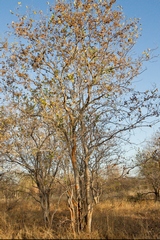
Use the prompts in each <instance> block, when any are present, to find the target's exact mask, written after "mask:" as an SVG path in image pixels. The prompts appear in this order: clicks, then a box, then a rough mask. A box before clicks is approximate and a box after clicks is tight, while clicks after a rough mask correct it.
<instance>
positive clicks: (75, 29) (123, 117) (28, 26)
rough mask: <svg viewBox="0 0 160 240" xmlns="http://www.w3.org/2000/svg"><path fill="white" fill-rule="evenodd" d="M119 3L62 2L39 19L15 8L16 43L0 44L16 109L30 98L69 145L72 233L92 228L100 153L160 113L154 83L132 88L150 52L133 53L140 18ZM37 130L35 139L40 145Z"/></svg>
mask: <svg viewBox="0 0 160 240" xmlns="http://www.w3.org/2000/svg"><path fill="white" fill-rule="evenodd" d="M115 2H116V1H115V0H110V1H98V0H94V1H91V0H87V1H81V0H80V1H74V2H73V1H66V2H65V1H58V2H57V3H56V4H55V5H54V6H49V10H50V13H51V14H50V15H47V16H44V15H43V14H42V11H40V12H39V15H38V13H37V15H36V16H38V17H35V16H34V14H32V13H30V14H29V17H27V14H26V15H23V16H22V15H18V14H17V16H18V20H17V22H12V25H11V29H12V31H11V32H12V33H11V34H12V36H14V37H16V39H17V41H16V43H12V45H11V46H10V44H9V41H8V40H5V41H4V42H3V55H2V57H3V58H4V59H3V61H2V69H1V75H2V89H4V92H8V93H12V101H13V102H14V104H15V106H18V107H19V109H21V105H22V104H25V100H26V99H28V101H29V103H30V106H31V107H33V105H35V106H36V105H38V106H39V107H40V109H41V111H40V112H38V113H36V114H38V115H39V117H43V119H44V124H45V126H48V124H49V125H50V126H51V125H52V128H53V130H52V133H53V132H54V131H55V132H56V133H57V134H58V136H60V138H58V142H61V141H63V144H64V146H65V147H66V149H65V148H63V151H62V152H64V149H65V152H66V155H67V156H68V159H70V162H71V164H72V169H73V175H74V188H73V187H72V189H71V191H70V192H69V194H68V197H69V207H70V210H71V221H72V228H73V232H74V233H79V232H80V231H83V230H85V231H87V232H91V222H92V214H93V206H94V194H93V189H94V188H93V180H92V166H93V163H95V164H97V165H98V164H100V162H101V160H104V158H103V157H102V154H101V157H100V159H99V157H98V156H97V152H99V151H101V153H105V151H107V150H108V146H110V145H111V144H112V141H113V140H114V141H115V142H119V144H120V142H121V140H122V139H125V138H126V136H125V135H124V133H125V132H128V131H130V130H132V129H134V128H137V127H142V126H149V125H150V124H151V123H147V122H146V120H147V118H150V117H153V116H159V108H158V106H157V105H156V101H157V99H158V93H157V89H153V90H152V91H148V90H147V91H145V92H139V91H135V90H134V88H133V86H132V82H133V79H134V78H135V77H136V76H138V75H139V74H140V73H142V72H143V70H144V69H143V68H142V63H143V62H144V61H147V60H149V58H150V56H151V53H150V52H149V50H148V51H144V52H143V54H142V56H139V57H135V55H132V53H133V51H132V50H133V47H134V45H135V43H136V41H137V38H138V37H139V35H140V34H141V33H140V32H139V20H138V19H133V20H125V18H124V15H123V13H122V10H121V9H120V8H116V6H114V3H115ZM34 13H36V12H35V11H34ZM36 114H35V113H34V114H33V115H36ZM30 122H31V123H32V122H34V120H33V119H32V120H30ZM155 122H156V121H155ZM155 122H152V123H155ZM31 123H30V124H31ZM32 125H33V123H32V124H31V126H32ZM36 131H37V129H36ZM27 132H28V130H27ZM34 134H37V133H36V132H34ZM34 134H32V135H30V137H31V138H32V141H33V142H34V144H35V145H37V144H38V142H37V141H39V140H37V136H36V135H34ZM40 134H42V133H40ZM43 134H44V133H43ZM45 134H50V131H49V132H48V130H47V133H45ZM45 134H44V138H43V141H44V143H45V139H46V138H47V136H48V135H45ZM53 136H54V134H52V137H51V138H53V139H54V137H53ZM13 137H14V136H13ZM59 139H60V140H59ZM40 144H42V142H41V141H40ZM38 146H39V145H38ZM40 146H41V145H40ZM42 146H43V144H42ZM53 146H55V145H54V141H53ZM61 147H62V146H61ZM61 147H60V148H61ZM56 151H58V152H59V149H58V148H56ZM8 157H10V156H8ZM41 158H43V159H45V158H46V151H45V154H44V153H43V151H41V150H40V151H36V159H41ZM40 162H41V161H40ZM44 162H45V161H44ZM44 168H45V166H44ZM34 171H35V170H34ZM30 172H31V174H32V169H30ZM34 174H35V173H34ZM37 184H38V182H37ZM73 202H74V204H73Z"/></svg>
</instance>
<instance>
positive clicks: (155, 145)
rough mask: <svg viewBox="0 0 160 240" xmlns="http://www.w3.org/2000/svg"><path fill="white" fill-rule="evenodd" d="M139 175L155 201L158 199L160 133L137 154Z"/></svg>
mask: <svg viewBox="0 0 160 240" xmlns="http://www.w3.org/2000/svg"><path fill="white" fill-rule="evenodd" d="M137 161H138V165H139V168H140V175H141V176H142V177H145V179H146V181H147V182H148V184H149V185H150V186H151V188H152V189H153V193H154V194H155V201H157V200H159V198H160V133H159V132H157V134H156V135H155V136H154V137H153V139H152V140H151V141H150V142H149V143H148V144H147V146H146V147H145V148H144V150H142V151H141V152H139V153H138V154H137Z"/></svg>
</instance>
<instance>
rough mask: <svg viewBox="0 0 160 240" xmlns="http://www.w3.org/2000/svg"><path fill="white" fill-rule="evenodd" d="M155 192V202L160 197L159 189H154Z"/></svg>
mask: <svg viewBox="0 0 160 240" xmlns="http://www.w3.org/2000/svg"><path fill="white" fill-rule="evenodd" d="M154 193H155V202H157V201H158V200H159V199H160V195H159V189H158V188H156V189H155V191H154Z"/></svg>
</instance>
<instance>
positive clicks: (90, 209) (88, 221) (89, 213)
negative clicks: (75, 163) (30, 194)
mask: <svg viewBox="0 0 160 240" xmlns="http://www.w3.org/2000/svg"><path fill="white" fill-rule="evenodd" d="M90 184H91V183H90V173H89V167H88V159H86V160H85V185H86V196H85V198H86V217H85V231H86V232H88V233H91V228H92V227H91V225H92V214H93V203H92V196H91V191H90V187H91V186H90Z"/></svg>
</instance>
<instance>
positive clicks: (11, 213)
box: [0, 199, 160, 239]
mask: <svg viewBox="0 0 160 240" xmlns="http://www.w3.org/2000/svg"><path fill="white" fill-rule="evenodd" d="M52 207H53V211H54V206H52ZM159 225H160V202H157V203H155V202H154V201H151V200H147V201H139V202H136V203H135V202H128V201H127V200H119V201H118V200H112V201H111V200H110V201H109V200H106V201H103V202H101V203H100V204H98V205H97V206H96V207H95V212H94V216H93V226H92V227H93V229H92V234H90V235H89V234H86V233H82V234H81V235H77V237H76V238H77V239H159V238H160V227H159ZM72 238H73V235H72V232H71V229H70V220H69V210H68V209H67V205H66V203H65V201H63V202H61V204H60V206H59V208H58V209H57V211H56V213H55V216H54V221H53V227H52V229H45V228H44V227H43V219H42V216H41V209H40V208H39V206H38V204H37V203H36V202H34V201H33V200H31V199H28V200H27V199H25V200H22V199H21V200H19V201H18V202H10V203H9V204H7V205H6V203H5V202H4V201H1V202H0V239H72Z"/></svg>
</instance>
